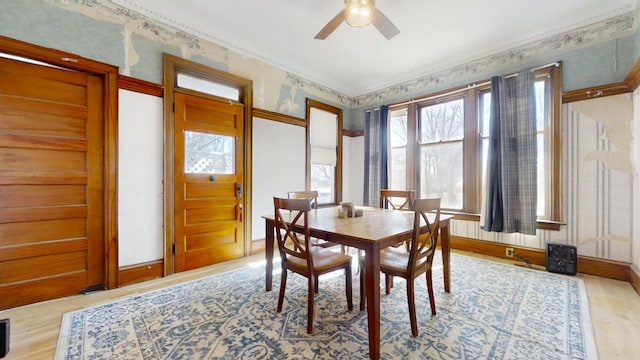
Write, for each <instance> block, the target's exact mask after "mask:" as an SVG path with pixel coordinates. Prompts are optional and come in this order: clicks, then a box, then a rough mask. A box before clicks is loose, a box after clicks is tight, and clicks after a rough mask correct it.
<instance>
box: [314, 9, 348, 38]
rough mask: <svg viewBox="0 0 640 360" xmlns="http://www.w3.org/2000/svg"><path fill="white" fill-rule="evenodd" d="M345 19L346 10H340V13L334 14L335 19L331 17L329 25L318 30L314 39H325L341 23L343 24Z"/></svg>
mask: <svg viewBox="0 0 640 360" xmlns="http://www.w3.org/2000/svg"><path fill="white" fill-rule="evenodd" d="M343 21H344V10H342V11H340V12H339V13H338V15H336V16H334V17H333V19H331V20H330V21H329V22H328V23H327V25H325V26H324V27H323V28H322V30H320V32H318V34H316V36H314V37H313V38H314V39H318V40H324V39H326V38H327V36H329V35H331V33H332V32H333V31H334V30H335V29H337V28H338V26H340V24H342V22H343Z"/></svg>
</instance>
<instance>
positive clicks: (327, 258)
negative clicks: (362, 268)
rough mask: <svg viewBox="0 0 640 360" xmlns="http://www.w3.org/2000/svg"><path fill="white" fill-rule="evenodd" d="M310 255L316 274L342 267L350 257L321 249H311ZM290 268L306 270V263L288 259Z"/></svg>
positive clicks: (300, 260)
mask: <svg viewBox="0 0 640 360" xmlns="http://www.w3.org/2000/svg"><path fill="white" fill-rule="evenodd" d="M309 249H310V253H311V256H313V267H314V269H313V270H314V272H315V273H316V274H324V273H327V272H329V271H331V270H332V269H336V268H340V267H343V266H344V264H346V263H349V262H351V256H350V255H343V254H341V253H337V252H335V251H331V250H329V249H325V248H322V247H311V248H309ZM289 262H290V263H291V265H292V266H295V267H296V268H298V269H301V270H302V269H306V268H307V262H306V261H305V260H303V259H300V258H293V257H292V258H289Z"/></svg>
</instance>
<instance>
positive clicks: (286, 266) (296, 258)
mask: <svg viewBox="0 0 640 360" xmlns="http://www.w3.org/2000/svg"><path fill="white" fill-rule="evenodd" d="M273 205H274V208H275V228H276V235H277V240H278V250H279V251H280V259H281V266H282V277H281V281H280V294H279V295H278V312H282V304H283V302H284V293H285V289H286V286H287V274H288V272H289V271H291V272H294V273H297V274H300V275H302V276H304V277H306V278H307V281H308V284H309V285H308V292H307V297H308V299H307V307H308V309H307V333H309V334H311V333H312V332H313V305H314V296H315V292H316V291H315V288H316V283H317V278H318V276H320V275H322V274H326V273H329V272H333V271H336V270H340V269H343V270H344V272H345V281H346V295H347V307H348V309H349V311H351V310H353V302H352V288H351V256H349V255H344V254H341V253H337V252H335V251H331V250H329V249H325V248H322V247H318V246H309V244H310V238H311V231H310V229H309V220H308V218H309V211H310V210H311V203H310V202H309V201H308V199H304V198H303V199H284V198H277V197H274V198H273ZM296 226H298V227H300V226H301V227H302V229H303V233H302V234H299V233H296V232H294V228H296Z"/></svg>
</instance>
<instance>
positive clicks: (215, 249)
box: [174, 91, 244, 272]
mask: <svg viewBox="0 0 640 360" xmlns="http://www.w3.org/2000/svg"><path fill="white" fill-rule="evenodd" d="M174 118H175V138H174V141H175V142H174V143H175V153H174V157H175V160H174V166H175V202H174V216H175V217H174V218H175V228H174V229H175V230H174V232H175V234H174V239H175V240H174V241H175V258H174V259H175V271H176V272H179V271H184V270H189V269H194V268H198V267H202V266H206V265H211V264H215V263H217V262H221V261H225V260H230V259H235V258H238V257H242V256H243V255H244V236H243V228H242V218H243V211H244V210H243V208H242V203H243V201H242V195H243V192H244V181H243V176H244V171H243V170H244V169H243V164H244V151H243V144H244V108H243V106H242V105H241V104H233V103H231V102H229V101H217V100H214V99H211V98H209V97H206V96H202V97H200V96H195V95H191V94H185V93H180V92H178V91H176V92H175V117H174Z"/></svg>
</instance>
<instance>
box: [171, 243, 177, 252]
mask: <svg viewBox="0 0 640 360" xmlns="http://www.w3.org/2000/svg"><path fill="white" fill-rule="evenodd" d="M171 251H173V254H174V255H175V254H176V244H173V245H171Z"/></svg>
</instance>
